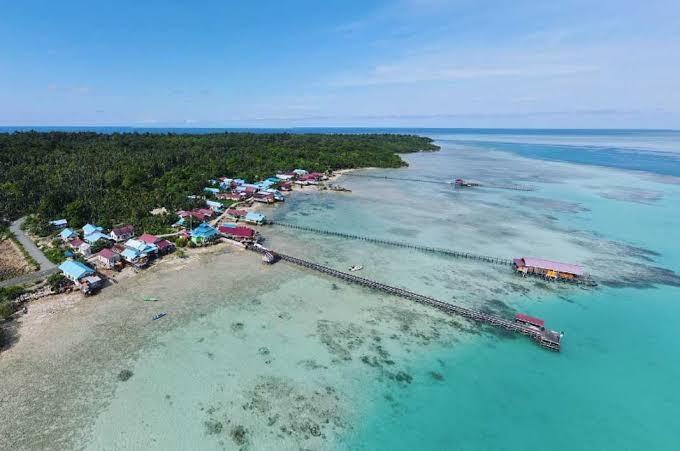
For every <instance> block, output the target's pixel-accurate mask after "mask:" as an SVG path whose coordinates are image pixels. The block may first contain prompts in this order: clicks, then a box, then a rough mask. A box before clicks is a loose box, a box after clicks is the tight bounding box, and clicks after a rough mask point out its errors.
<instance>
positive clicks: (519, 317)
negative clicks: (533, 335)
mask: <svg viewBox="0 0 680 451" xmlns="http://www.w3.org/2000/svg"><path fill="white" fill-rule="evenodd" d="M515 319H517V320H519V321H523V322H525V323H529V324H533V325H534V326H538V327H543V325H544V324H545V321H543V320H542V319H540V318H535V317H533V316H529V315H525V314H524V313H518V314H516V315H515Z"/></svg>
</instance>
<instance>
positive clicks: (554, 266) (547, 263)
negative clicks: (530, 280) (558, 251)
mask: <svg viewBox="0 0 680 451" xmlns="http://www.w3.org/2000/svg"><path fill="white" fill-rule="evenodd" d="M522 261H523V262H524V266H530V267H533V268H541V269H548V270H552V271H558V272H563V273H567V274H574V275H576V276H581V275H583V267H581V266H579V265H574V264H571V263H561V262H555V261H552V260H544V259H542V258H534V257H522Z"/></svg>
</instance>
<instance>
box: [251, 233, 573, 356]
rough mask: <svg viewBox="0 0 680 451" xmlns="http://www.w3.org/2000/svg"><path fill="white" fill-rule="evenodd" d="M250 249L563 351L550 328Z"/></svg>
mask: <svg viewBox="0 0 680 451" xmlns="http://www.w3.org/2000/svg"><path fill="white" fill-rule="evenodd" d="M248 249H249V250H252V251H254V252H258V253H260V254H267V253H269V254H273V255H275V256H276V259H277V260H279V259H280V260H284V261H287V262H289V263H292V264H294V265H298V266H301V267H303V268H307V269H311V270H314V271H318V272H320V273H323V274H326V275H328V276H331V277H335V278H338V279H341V280H344V281H347V282H350V283H354V284H357V285H362V286H365V287H368V288H372V289H374V290H379V291H382V292H384V293H388V294H392V295H395V296H399V297H402V298H404V299H409V300H412V301H415V302H418V303H420V304H424V305H428V306H430V307H434V308H436V309H438V310H440V311H442V312H444V313H447V314H450V315H457V316H462V317H464V318H467V319H469V320H472V321H475V322H478V323H482V324H488V325H490V326H493V327H498V328H501V329H504V330H506V331H509V332H513V333H518V334H522V335H526V336H527V337H529V338H531V339H532V340H534V341H535V342H536V343H538V344H539V345H541V346H543V347H545V348H548V349H551V350H554V351H559V350H560V345H561V338H562V335H561V334H560V333H558V332H555V331H552V330H549V329H539V328H536V327H531V326H528V325H525V324H521V323H517V322H515V321H512V320H509V319H505V318H501V317H499V316H495V315H490V314H488V313H484V312H481V311H478V310H473V309H469V308H465V307H460V306H457V305H454V304H449V303H448V302H444V301H440V300H438V299H435V298H432V297H429V296H424V295H421V294H417V293H414V292H412V291H408V290H405V289H403V288H398V287H393V286H390V285H386V284H383V283H380V282H376V281H373V280H370V279H366V278H363V277H359V276H356V275H354V274H349V273H346V272H342V271H338V270H336V269H333V268H329V267H327V266H323V265H319V264H317V263H312V262H309V261H306V260H303V259H300V258H296V257H292V256H290V255H286V254H281V253H279V252H274V251H272V250H271V249H267V248H265V247H264V246H261V245H249V246H248Z"/></svg>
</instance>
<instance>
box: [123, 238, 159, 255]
mask: <svg viewBox="0 0 680 451" xmlns="http://www.w3.org/2000/svg"><path fill="white" fill-rule="evenodd" d="M125 247H126V248H128V249H134V250H136V251H137V252H139V253H140V254H145V255H147V256H151V255H156V254H158V247H156V245H155V244H153V243H146V242H144V241H142V240H135V239H129V240H127V241H126V242H125Z"/></svg>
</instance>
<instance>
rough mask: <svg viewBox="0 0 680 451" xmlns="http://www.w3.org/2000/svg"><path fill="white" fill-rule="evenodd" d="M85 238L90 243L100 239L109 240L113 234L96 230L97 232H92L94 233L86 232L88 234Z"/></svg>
mask: <svg viewBox="0 0 680 451" xmlns="http://www.w3.org/2000/svg"><path fill="white" fill-rule="evenodd" d="M83 239H84V240H85V241H87V242H88V243H90V244H94V243H96V242H97V241H99V240H106V241H108V240H110V239H111V236H110V235H106V234H105V233H103V232H100V231H96V232H92V233H89V234H86V235H85V236H84V237H83Z"/></svg>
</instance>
